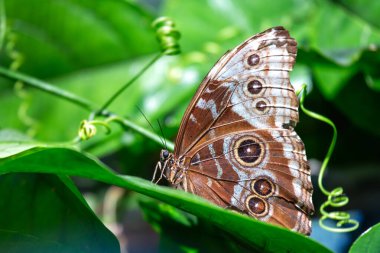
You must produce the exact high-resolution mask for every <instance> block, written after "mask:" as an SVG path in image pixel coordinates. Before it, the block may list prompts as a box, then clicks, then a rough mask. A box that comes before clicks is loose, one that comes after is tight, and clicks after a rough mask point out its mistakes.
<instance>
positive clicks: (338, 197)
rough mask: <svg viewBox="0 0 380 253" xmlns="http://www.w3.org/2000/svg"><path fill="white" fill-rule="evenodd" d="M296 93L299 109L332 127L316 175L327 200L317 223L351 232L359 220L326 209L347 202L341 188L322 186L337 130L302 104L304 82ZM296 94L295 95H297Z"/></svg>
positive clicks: (331, 228)
mask: <svg viewBox="0 0 380 253" xmlns="http://www.w3.org/2000/svg"><path fill="white" fill-rule="evenodd" d="M298 94H301V98H300V107H301V110H302V111H303V112H304V113H305V114H306V115H308V116H309V117H311V118H314V119H316V120H320V121H322V122H325V123H326V124H328V125H330V126H331V127H332V129H333V137H332V140H331V143H330V146H329V149H328V151H327V154H326V157H325V159H324V160H323V163H322V165H321V170H320V172H319V175H318V186H319V188H320V190H321V192H322V193H323V194H324V195H326V196H327V200H326V201H325V202H324V203H323V204H322V205H321V207H320V209H319V210H320V212H321V214H322V217H321V218H320V219H319V225H320V226H321V227H322V228H324V229H326V230H329V231H332V232H340V233H342V232H351V231H354V230H355V229H357V228H358V227H359V222H358V221H356V220H353V219H351V218H350V214H349V213H347V212H344V211H330V212H329V211H326V208H327V207H333V208H337V207H343V206H345V205H346V204H347V203H348V202H349V198H348V197H347V196H345V195H344V192H343V188H342V187H337V188H335V189H333V190H332V191H328V190H326V188H325V187H324V186H323V183H322V181H323V176H324V174H325V172H326V168H327V164H328V162H329V160H330V158H331V155H332V153H333V151H334V148H335V144H336V140H337V136H338V132H337V129H336V127H335V124H334V123H333V122H332V121H331V120H330V119H328V118H327V117H325V116H322V115H320V114H317V113H315V112H312V111H310V110H308V109H306V108H305V106H304V100H305V96H306V84H304V85H303V86H302V87H301V90H300V91H299V92H298ZM298 94H297V95H298ZM326 219H331V220H335V221H336V227H331V226H328V225H326V224H325V223H324V221H325V220H326Z"/></svg>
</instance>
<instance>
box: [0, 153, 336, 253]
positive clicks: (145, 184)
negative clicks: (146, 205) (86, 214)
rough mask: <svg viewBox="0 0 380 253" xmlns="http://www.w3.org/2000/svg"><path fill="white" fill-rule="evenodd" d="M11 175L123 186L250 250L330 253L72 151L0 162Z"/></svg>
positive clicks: (308, 241) (1, 168)
mask: <svg viewBox="0 0 380 253" xmlns="http://www.w3.org/2000/svg"><path fill="white" fill-rule="evenodd" d="M14 172H29V173H33V172H34V173H51V174H56V175H70V176H81V177H85V178H89V179H93V180H98V181H102V182H105V183H108V184H113V185H117V186H120V187H125V188H127V189H130V190H133V191H136V192H139V193H141V194H144V195H147V196H150V197H153V198H155V199H158V200H161V201H163V202H166V203H169V204H171V205H173V206H175V207H178V208H180V209H182V210H184V211H187V212H189V213H192V214H194V215H196V216H197V217H199V218H201V219H204V220H208V221H210V222H212V223H213V224H215V225H216V226H218V227H219V228H220V229H221V230H222V231H225V232H227V233H229V234H232V235H234V237H236V238H239V240H242V241H245V242H246V244H247V245H250V247H251V248H252V250H256V251H257V250H258V249H259V250H260V252H286V251H287V252H330V251H329V250H328V249H326V248H324V247H323V246H321V245H320V244H319V243H317V242H315V241H313V240H311V239H309V238H307V237H305V236H303V235H301V234H298V233H294V232H291V231H288V230H286V229H283V228H280V227H276V226H272V225H270V224H265V223H262V222H259V221H257V220H254V219H251V218H249V217H247V216H243V215H240V214H237V213H234V212H231V211H227V210H224V209H222V208H220V207H217V206H215V205H212V204H210V203H208V202H206V201H205V200H202V199H201V198H199V197H197V196H195V195H192V194H188V193H185V192H181V191H178V190H173V189H170V188H167V187H161V186H158V185H155V184H152V183H151V182H149V181H146V180H143V179H140V178H136V177H131V176H123V175H117V174H115V173H114V172H112V171H111V170H109V169H108V168H107V167H105V166H104V165H103V164H102V163H100V162H99V161H98V160H97V159H96V158H94V157H91V156H89V155H84V154H82V153H79V152H77V151H75V150H72V149H66V148H43V147H36V148H33V149H29V150H27V151H24V152H21V153H19V154H17V155H13V156H10V157H8V158H5V159H2V160H0V174H6V173H14ZM237 243H238V242H237Z"/></svg>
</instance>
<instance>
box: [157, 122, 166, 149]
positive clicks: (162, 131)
mask: <svg viewBox="0 0 380 253" xmlns="http://www.w3.org/2000/svg"><path fill="white" fill-rule="evenodd" d="M157 123H158V127H159V128H160V132H161V134H162V138H163V140H164V146H165V149H166V150H168V146H167V145H166V137H165V134H164V130H163V129H162V127H161V124H160V121H159V120H158V119H157Z"/></svg>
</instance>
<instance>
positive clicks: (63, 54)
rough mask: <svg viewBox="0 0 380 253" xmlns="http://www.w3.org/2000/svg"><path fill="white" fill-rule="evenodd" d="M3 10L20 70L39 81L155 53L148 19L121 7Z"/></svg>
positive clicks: (34, 4)
mask: <svg viewBox="0 0 380 253" xmlns="http://www.w3.org/2000/svg"><path fill="white" fill-rule="evenodd" d="M20 6H22V8H20ZM5 8H6V15H7V21H8V23H9V28H10V32H12V33H13V34H14V35H15V37H14V39H13V42H14V43H15V48H14V50H15V51H18V52H19V53H20V54H21V55H22V56H23V58H24V59H25V61H24V63H23V64H22V66H21V70H22V71H23V72H26V73H30V74H36V75H38V76H39V77H40V78H42V77H44V78H46V77H52V76H57V75H62V74H65V73H68V72H72V71H75V70H79V69H83V68H86V67H92V66H97V65H100V64H106V63H110V62H116V61H120V60H124V59H128V58H131V57H135V56H137V55H141V54H147V53H151V52H153V51H156V50H157V46H156V42H155V38H154V36H152V35H153V31H152V30H151V29H150V23H151V21H152V20H153V16H152V15H151V14H149V13H148V12H147V11H145V9H143V8H141V7H140V6H139V5H135V4H132V3H128V2H126V1H118V0H109V1H101V2H94V1H91V0H72V1H54V0H48V1H39V0H29V1H24V0H13V1H5ZM2 57H4V56H3V55H2Z"/></svg>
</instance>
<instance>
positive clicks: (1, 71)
mask: <svg viewBox="0 0 380 253" xmlns="http://www.w3.org/2000/svg"><path fill="white" fill-rule="evenodd" d="M0 75H2V76H4V77H7V78H10V79H13V80H18V81H22V82H23V83H24V84H25V85H28V86H31V87H33V88H36V89H39V90H42V91H44V92H47V93H50V94H52V95H54V96H57V97H59V98H62V99H65V100H67V101H70V102H73V103H74V104H77V105H79V106H80V107H82V108H84V109H86V110H88V111H93V110H94V109H95V108H96V107H95V105H94V104H92V103H91V102H90V101H88V100H86V99H84V98H81V97H79V96H77V95H75V94H73V93H70V92H68V91H65V90H62V89H59V88H57V87H56V86H53V85H51V84H49V83H47V82H44V81H41V80H39V79H37V78H34V77H31V76H28V75H25V74H22V73H20V72H17V71H12V70H9V69H6V68H3V67H1V66H0Z"/></svg>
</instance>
